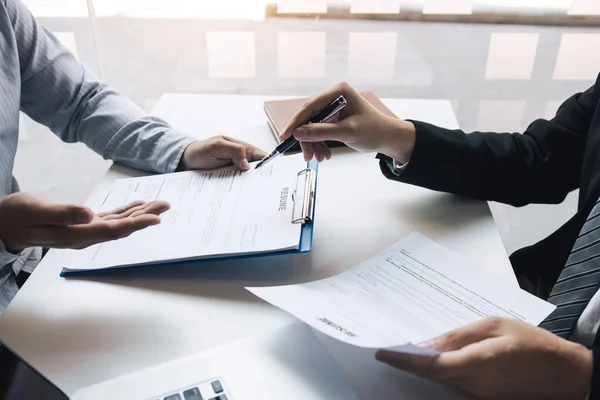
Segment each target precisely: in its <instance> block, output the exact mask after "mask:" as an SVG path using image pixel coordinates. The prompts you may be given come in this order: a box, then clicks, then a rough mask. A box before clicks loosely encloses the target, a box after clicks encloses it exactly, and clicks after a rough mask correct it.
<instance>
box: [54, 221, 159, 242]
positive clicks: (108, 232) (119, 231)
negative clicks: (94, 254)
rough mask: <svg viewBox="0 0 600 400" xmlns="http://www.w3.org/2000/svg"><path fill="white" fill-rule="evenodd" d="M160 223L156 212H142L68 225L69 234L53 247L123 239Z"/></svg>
mask: <svg viewBox="0 0 600 400" xmlns="http://www.w3.org/2000/svg"><path fill="white" fill-rule="evenodd" d="M159 223H160V217H158V216H157V215H154V214H142V215H139V216H137V217H128V218H123V219H114V220H108V221H106V220H103V219H99V220H96V221H94V222H93V223H91V224H87V225H74V226H70V227H67V228H65V229H67V230H68V232H67V234H66V235H64V237H63V239H62V240H61V241H60V242H59V243H55V244H54V245H53V246H52V247H58V248H84V247H87V246H91V245H94V244H97V243H103V242H108V241H111V240H117V239H122V238H124V237H127V236H129V235H131V234H132V233H134V232H136V231H139V230H142V229H145V228H148V227H150V226H153V225H157V224H159Z"/></svg>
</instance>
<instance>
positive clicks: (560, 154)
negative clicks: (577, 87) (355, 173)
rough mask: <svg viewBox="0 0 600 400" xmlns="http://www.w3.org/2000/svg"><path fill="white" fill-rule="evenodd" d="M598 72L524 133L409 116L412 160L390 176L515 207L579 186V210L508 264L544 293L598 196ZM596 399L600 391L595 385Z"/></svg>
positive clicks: (599, 366) (599, 373)
mask: <svg viewBox="0 0 600 400" xmlns="http://www.w3.org/2000/svg"><path fill="white" fill-rule="evenodd" d="M599 97H600V75H599V76H598V78H597V79H596V83H595V84H594V86H592V87H591V88H589V89H588V90H586V91H585V92H583V93H578V94H575V95H574V96H572V97H571V98H569V99H568V100H567V101H565V102H564V103H563V104H562V105H561V106H560V108H559V109H558V111H557V114H556V116H555V117H554V118H553V119H552V120H550V121H547V120H543V119H538V120H536V121H534V122H533V123H532V124H531V125H529V127H528V128H527V130H526V131H525V132H523V134H522V135H520V134H510V133H486V132H474V133H471V134H465V133H464V132H463V131H460V130H448V129H443V128H439V127H436V126H433V125H430V124H427V123H424V122H419V121H412V122H413V123H414V124H415V127H416V130H417V136H416V144H415V149H414V152H413V154H412V156H411V159H410V162H409V163H408V165H407V167H406V169H405V170H404V172H403V173H402V174H401V175H400V176H396V175H394V174H392V173H391V172H390V170H389V168H388V167H387V165H386V163H385V156H381V155H380V156H378V157H379V158H381V159H382V160H381V169H382V172H383V173H384V174H385V175H386V176H387V177H388V178H390V179H395V180H398V181H401V182H405V183H410V184H413V185H418V186H423V187H426V188H429V189H433V190H438V191H444V192H450V193H456V194H460V195H466V196H470V197H474V198H477V199H482V200H492V201H497V202H501V203H507V204H511V205H513V206H523V205H526V204H530V203H547V204H548V203H549V204H558V203H560V202H562V201H563V200H564V198H565V196H566V195H567V194H568V193H569V192H571V191H572V190H574V189H577V188H579V190H580V191H579V203H578V210H577V213H576V214H575V215H574V216H573V218H571V219H570V220H569V221H568V222H566V223H565V224H564V225H563V226H562V227H561V228H560V229H558V230H557V231H556V232H554V233H553V234H552V235H550V236H548V237H547V238H546V239H544V240H542V241H540V242H538V243H536V244H534V245H532V246H529V247H526V248H524V249H521V250H518V251H516V252H515V253H514V254H513V255H512V256H511V257H510V260H511V263H512V265H513V268H514V270H515V273H516V274H517V276H519V277H520V282H522V281H523V280H522V278H523V277H526V278H527V280H530V281H533V282H535V284H536V285H537V286H538V287H539V288H542V289H541V291H539V292H538V294H541V295H542V296H541V297H544V296H547V294H548V293H549V290H550V289H551V288H552V286H553V285H554V283H555V282H556V280H557V279H558V276H559V275H560V273H561V271H562V268H563V266H564V265H565V263H566V260H567V258H568V256H569V253H570V252H571V249H572V248H573V245H574V243H575V240H576V239H577V236H578V235H579V232H580V230H581V227H582V226H583V224H584V222H585V220H586V219H587V217H588V215H589V213H590V211H591V210H592V208H593V207H594V205H595V204H596V202H597V201H598V199H599V197H600V161H599V158H600V101H599ZM599 336H600V335H598V334H597V335H596V341H595V343H594V360H595V362H594V364H595V366H594V380H593V382H594V384H596V385H600V382H598V380H599V379H600V351H596V350H600V340H598V338H599ZM593 392H594V397H592V398H596V396H598V397H597V398H599V399H600V391H596V390H593Z"/></svg>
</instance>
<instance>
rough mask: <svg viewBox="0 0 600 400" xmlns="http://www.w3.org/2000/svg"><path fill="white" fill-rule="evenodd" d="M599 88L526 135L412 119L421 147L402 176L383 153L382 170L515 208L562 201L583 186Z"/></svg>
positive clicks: (573, 99) (566, 105) (412, 181)
mask: <svg viewBox="0 0 600 400" xmlns="http://www.w3.org/2000/svg"><path fill="white" fill-rule="evenodd" d="M599 79H600V76H599ZM598 85H599V84H598V81H597V82H596V85H594V86H592V87H591V88H589V89H588V90H586V91H585V92H583V93H578V94H575V95H574V96H572V97H571V98H569V99H568V100H567V101H565V102H564V103H563V104H562V105H561V106H560V108H559V109H558V112H557V114H556V116H555V117H554V118H553V119H551V120H550V121H548V120H544V119H538V120H536V121H534V122H533V123H532V124H531V125H529V127H528V128H527V130H526V131H525V132H523V134H519V133H491V132H473V133H471V134H466V133H465V132H463V131H461V130H449V129H444V128H440V127H437V126H433V125H430V124H427V123H425V122H419V121H412V122H413V123H414V125H415V127H416V133H417V135H416V144H415V149H414V151H413V154H412V156H411V159H410V162H409V163H408V165H407V167H406V169H405V170H404V172H403V173H402V174H401V175H399V176H397V175H395V174H393V173H391V171H390V169H389V168H388V166H387V163H386V156H383V155H378V158H380V159H381V162H380V165H381V169H382V172H383V173H384V175H385V176H386V177H388V178H389V179H394V180H398V181H401V182H405V183H409V184H413V185H418V186H423V187H426V188H429V189H433V190H438V191H444V192H450V193H456V194H461V195H466V196H470V197H474V198H478V199H482V200H492V201H498V202H502V203H508V204H511V205H514V206H523V205H526V204H529V203H560V202H561V201H562V200H563V199H564V198H565V196H566V195H567V194H568V193H569V192H570V191H572V190H574V189H576V188H578V187H579V175H580V170H581V164H582V162H583V154H584V147H585V142H586V139H587V134H588V130H589V129H590V124H591V121H592V117H593V115H594V112H595V109H596V106H597V104H598V95H599V93H598V90H599V89H598Z"/></svg>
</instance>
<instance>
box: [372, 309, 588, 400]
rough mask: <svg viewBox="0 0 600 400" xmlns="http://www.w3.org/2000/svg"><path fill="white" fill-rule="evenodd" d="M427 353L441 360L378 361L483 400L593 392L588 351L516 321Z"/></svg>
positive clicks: (443, 340) (498, 322)
mask: <svg viewBox="0 0 600 400" xmlns="http://www.w3.org/2000/svg"><path fill="white" fill-rule="evenodd" d="M428 347H429V348H431V349H432V350H433V351H438V352H440V353H441V354H440V355H439V356H438V357H423V356H415V355H407V354H402V353H398V352H395V351H388V350H380V351H379V352H377V354H376V358H377V359H378V360H379V361H382V362H384V363H387V364H389V365H391V366H393V367H396V368H399V369H403V370H405V371H407V372H410V373H412V374H415V375H419V376H421V377H423V378H426V379H431V380H435V381H438V382H441V383H445V384H447V385H450V386H454V387H456V388H459V389H461V390H463V391H465V392H467V393H470V394H472V395H474V396H475V397H477V398H481V399H490V398H495V399H514V398H529V399H539V398H543V399H584V398H586V394H587V393H588V390H589V382H590V380H591V374H592V364H593V361H592V354H591V352H590V351H589V350H588V349H586V348H585V347H583V346H581V345H579V344H577V343H573V342H569V341H567V340H564V339H561V338H559V337H558V336H556V335H554V334H552V333H550V332H549V331H547V330H545V329H541V328H537V327H534V326H532V325H529V324H526V323H524V322H521V321H518V320H515V319H509V318H487V319H485V320H483V321H480V322H476V323H474V324H471V325H468V326H465V327H463V328H459V329H457V330H455V331H453V332H450V333H447V334H444V335H442V336H440V337H439V338H436V339H434V340H433V341H432V342H430V343H429V344H428ZM554 377H560V379H554Z"/></svg>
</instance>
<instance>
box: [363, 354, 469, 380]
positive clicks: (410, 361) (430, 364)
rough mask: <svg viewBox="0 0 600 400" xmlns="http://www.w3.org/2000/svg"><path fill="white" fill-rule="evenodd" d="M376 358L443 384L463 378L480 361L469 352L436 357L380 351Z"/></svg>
mask: <svg viewBox="0 0 600 400" xmlns="http://www.w3.org/2000/svg"><path fill="white" fill-rule="evenodd" d="M375 358H376V359H377V360H378V361H381V362H383V363H385V364H388V365H391V366H392V367H394V368H398V369H401V370H403V371H406V372H408V373H411V374H413V375H417V376H420V377H422V378H426V379H432V380H436V381H441V382H447V381H449V380H451V379H452V378H454V377H458V376H462V375H463V374H464V373H465V371H468V370H470V368H471V367H472V365H474V364H475V363H476V362H477V361H478V360H479V359H480V357H479V354H476V353H474V352H472V351H467V350H458V351H452V352H448V353H442V354H440V355H438V356H434V357H431V356H424V355H415V354H405V353H398V352H394V351H387V350H379V351H378V352H377V353H375Z"/></svg>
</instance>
